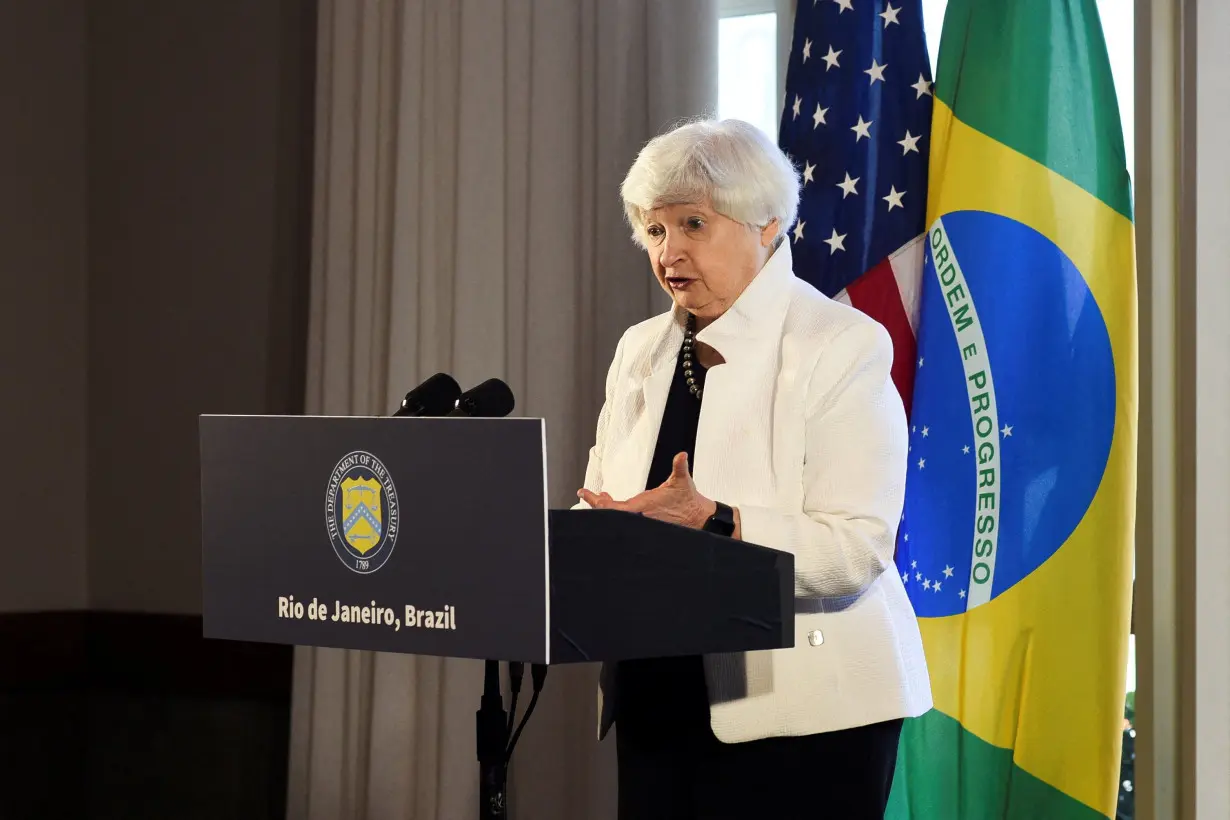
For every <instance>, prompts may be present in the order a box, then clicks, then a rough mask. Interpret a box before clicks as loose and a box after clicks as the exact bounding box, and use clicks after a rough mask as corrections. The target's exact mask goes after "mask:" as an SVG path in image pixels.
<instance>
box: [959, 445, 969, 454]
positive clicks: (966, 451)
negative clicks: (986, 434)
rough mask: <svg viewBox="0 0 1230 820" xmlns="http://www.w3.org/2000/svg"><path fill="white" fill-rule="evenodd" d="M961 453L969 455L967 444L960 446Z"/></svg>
mask: <svg viewBox="0 0 1230 820" xmlns="http://www.w3.org/2000/svg"><path fill="white" fill-rule="evenodd" d="M961 453H962V454H964V455H967V456H968V455H969V445H968V444H967V445H965V446H964V447H962V448H961Z"/></svg>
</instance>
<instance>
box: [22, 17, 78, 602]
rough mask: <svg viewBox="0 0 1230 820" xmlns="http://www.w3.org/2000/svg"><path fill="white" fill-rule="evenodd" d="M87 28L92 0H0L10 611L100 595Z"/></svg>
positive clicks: (76, 600)
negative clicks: (90, 405)
mask: <svg viewBox="0 0 1230 820" xmlns="http://www.w3.org/2000/svg"><path fill="white" fill-rule="evenodd" d="M85 29H86V25H85V11H84V4H83V0H45V2H37V3H30V2H21V0H0V111H3V112H4V118H3V124H2V125H0V283H3V287H2V288H0V395H2V396H3V399H2V400H0V431H2V432H0V434H2V435H3V441H4V458H3V465H4V466H3V468H2V469H0V511H3V512H4V515H3V518H4V520H6V521H8V522H10V523H9V525H8V526H7V527H6V528H5V530H6V532H7V533H9V537H8V538H6V539H4V540H3V541H0V543H3V544H4V545H5V546H3V547H0V550H3V555H2V556H0V557H2V558H3V561H2V562H0V566H2V567H3V569H2V570H0V612H5V611H21V610H31V609H81V608H84V607H85V606H86V605H87V601H88V597H89V593H88V590H87V580H86V564H87V550H88V534H87V522H86V498H85V487H86V409H85V407H86V365H85V363H86V347H85V335H86V267H87V259H86V228H85V220H86V188H85V184H86V179H85V153H86V148H85V86H86V83H85V37H86V31H85ZM19 520H20V521H24V522H26V523H27V524H29V525H30V526H29V527H28V528H27V527H21V528H15V527H13V523H15V522H17V521H19ZM17 538H21V539H22V540H21V541H17V540H15V539H17Z"/></svg>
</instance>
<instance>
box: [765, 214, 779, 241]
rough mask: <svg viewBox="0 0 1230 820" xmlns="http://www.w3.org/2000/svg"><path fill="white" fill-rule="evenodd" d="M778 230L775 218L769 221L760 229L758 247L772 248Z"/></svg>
mask: <svg viewBox="0 0 1230 820" xmlns="http://www.w3.org/2000/svg"><path fill="white" fill-rule="evenodd" d="M778 229H779V225H778V222H777V217H774V218H773V219H770V220H769V224H768V225H765V226H764V227H763V228H761V229H760V247H762V248H771V247H773V241H774V240H775V239H777V232H778Z"/></svg>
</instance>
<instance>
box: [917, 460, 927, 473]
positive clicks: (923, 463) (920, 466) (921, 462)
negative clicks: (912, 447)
mask: <svg viewBox="0 0 1230 820" xmlns="http://www.w3.org/2000/svg"><path fill="white" fill-rule="evenodd" d="M918 469H920V470H925V469H927V460H926V459H925V458H920V459H919V460H918Z"/></svg>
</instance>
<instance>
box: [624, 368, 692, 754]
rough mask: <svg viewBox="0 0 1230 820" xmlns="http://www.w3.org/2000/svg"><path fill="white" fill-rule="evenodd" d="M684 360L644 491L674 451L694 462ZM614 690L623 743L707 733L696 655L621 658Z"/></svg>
mask: <svg viewBox="0 0 1230 820" xmlns="http://www.w3.org/2000/svg"><path fill="white" fill-rule="evenodd" d="M682 358H683V351H682V350H681V351H680V356H679V361H676V363H675V378H674V379H673V380H672V381H671V387H670V393H669V394H668V395H667V398H666V408H665V409H664V410H663V412H662V424H661V426H660V427H659V428H658V442H657V446H656V447H655V448H654V453H653V460H652V461H651V462H650V465H649V476H648V478H647V479H646V481H645V489H647V490H648V489H653V488H654V487H658V486H660V485H661V484H662V483H663V482H665V481H666V479H667V478H669V477H670V473H671V461H673V460H674V458H675V456H676V455H677V454H679V453H681V452H686V453H687V454H688V466H689V469H691V465H692V464H693V463H695V455H696V426H697V423H698V422H699V421H700V406H701V400H700V399H698V398H696V396H694V395H692V393H691V391H690V390H688V385H687V379H686V378H685V377H684V375H683V367H682V365H681V360H682ZM692 370H693V378H695V379H696V381H697V383H698V386H699V387H702V388H703V386H704V377H705V369H704V368H702V367H701V366H700V363H699V362H697V361H696V360H695V357H693V364H692ZM616 690H617V694H616V712H615V721H616V723H617V724H618V726H619V728H618V730H617V731H618V733H619V737H620V742H621V743H624V742H628V741H632V742H634V743H637V744H645V743H648V744H652V743H653V742H654V740H655V739H656V738H665V737H671V738H673V739H674V740H676V741H678V740H679V739H680V738H681V737H684V736H696V735H697V734H698V733H700V734H702V735H703V734H704V733H707V732H709V698H708V694H707V692H706V689H705V672H704V667H703V665H702V662H701V659H700V656H698V655H688V656H683V657H671V658H646V659H641V660H633V661H622V662H620V664H619V665H618V667H617V670H616Z"/></svg>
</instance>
